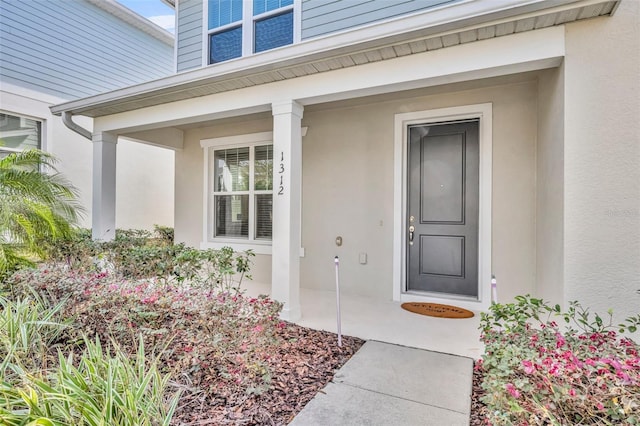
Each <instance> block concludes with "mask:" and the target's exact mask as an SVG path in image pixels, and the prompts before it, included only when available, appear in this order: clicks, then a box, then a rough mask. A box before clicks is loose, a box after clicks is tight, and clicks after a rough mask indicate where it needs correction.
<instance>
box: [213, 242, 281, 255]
mask: <svg viewBox="0 0 640 426" xmlns="http://www.w3.org/2000/svg"><path fill="white" fill-rule="evenodd" d="M222 247H231V248H232V249H233V250H234V251H245V250H252V251H253V252H254V253H255V254H271V242H269V243H265V244H260V243H253V242H252V243H248V242H247V243H244V242H238V241H229V240H223V241H205V242H202V243H200V249H202V250H208V249H214V250H219V249H221V248H222Z"/></svg>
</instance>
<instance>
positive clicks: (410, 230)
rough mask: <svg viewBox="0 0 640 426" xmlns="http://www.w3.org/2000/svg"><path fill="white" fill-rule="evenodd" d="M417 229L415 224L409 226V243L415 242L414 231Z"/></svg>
mask: <svg viewBox="0 0 640 426" xmlns="http://www.w3.org/2000/svg"><path fill="white" fill-rule="evenodd" d="M415 230H416V228H415V227H414V226H413V225H411V226H410V227H409V244H413V231H415Z"/></svg>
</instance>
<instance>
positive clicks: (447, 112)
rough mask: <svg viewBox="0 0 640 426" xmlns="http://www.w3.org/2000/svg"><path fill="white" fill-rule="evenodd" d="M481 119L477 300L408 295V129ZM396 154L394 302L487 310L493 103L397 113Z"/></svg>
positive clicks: (489, 299) (395, 130)
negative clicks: (413, 125) (449, 305)
mask: <svg viewBox="0 0 640 426" xmlns="http://www.w3.org/2000/svg"><path fill="white" fill-rule="evenodd" d="M474 118H478V119H479V120H480V129H479V138H480V140H479V145H480V158H479V161H480V164H479V166H480V168H479V174H480V176H479V182H478V187H479V192H480V193H479V206H478V211H479V220H478V287H479V288H478V298H468V297H460V296H455V295H435V294H434V295H431V294H424V295H423V294H416V293H408V292H407V291H406V288H407V278H406V255H407V253H406V232H404V230H405V229H406V209H407V126H409V125H412V124H429V123H439V122H443V121H457V120H468V119H474ZM394 121H395V123H394V127H395V128H394V152H393V157H394V158H393V163H394V164H393V169H394V170H393V206H394V214H393V300H394V301H399V302H435V303H455V305H456V306H460V307H462V308H465V309H472V310H476V311H483V310H487V309H488V308H489V305H490V301H491V225H492V224H491V189H492V184H491V177H492V152H493V151H492V141H493V128H492V123H493V104H492V103H484V104H475V105H463V106H457V107H451V108H439V109H432V110H426V111H416V112H409V113H403V114H395V120H394Z"/></svg>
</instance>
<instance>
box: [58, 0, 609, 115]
mask: <svg viewBox="0 0 640 426" xmlns="http://www.w3.org/2000/svg"><path fill="white" fill-rule="evenodd" d="M509 1H511V2H512V3H515V2H516V0H505V1H504V3H508V2H509ZM599 2H600V3H601V2H603V0H544V1H540V0H533V1H530V2H527V3H526V4H522V2H520V6H518V7H511V8H502V9H500V10H493V11H491V12H487V13H484V14H475V15H471V16H465V17H462V18H460V19H457V20H449V21H447V20H443V21H440V22H437V21H436V22H432V23H431V24H430V25H429V24H427V25H425V23H424V19H425V17H429V16H432V15H433V14H434V12H433V10H429V11H428V13H427V12H425V13H419V14H415V15H413V16H410V17H408V18H407V17H405V18H404V19H403V20H402V21H401V22H400V20H395V21H390V22H385V23H383V24H377V25H375V26H369V27H363V28H358V29H355V30H351V31H348V32H343V33H339V34H335V35H331V36H326V37H320V38H315V39H312V40H308V41H304V42H302V43H299V44H297V45H294V46H287V47H285V48H281V49H275V50H273V51H268V52H264V53H261V54H257V55H253V56H250V57H245V58H239V59H237V60H232V61H229V62H225V63H221V64H218V65H216V66H215V67H205V68H199V69H195V70H191V71H187V72H184V73H181V74H176V75H172V76H169V77H165V78H162V79H159V80H154V81H150V82H146V83H142V84H138V85H134V86H130V87H126V88H123V89H118V90H114V91H112V92H107V93H102V94H99V95H95V96H91V97H88V98H84V99H79V100H75V101H70V102H66V103H64V104H59V105H55V106H52V107H51V111H52V113H53V114H56V115H60V114H61V113H62V112H63V111H71V112H72V113H74V114H83V115H87V116H92V117H95V116H100V115H104V114H93V115H92V113H91V111H92V110H93V111H95V110H97V109H98V108H103V107H108V106H110V105H112V104H118V103H121V102H129V101H134V100H140V99H145V98H153V97H162V96H163V95H165V94H166V92H167V91H168V90H171V89H173V90H175V91H178V90H187V89H190V88H193V87H198V86H202V85H205V84H210V83H218V82H225V81H230V80H233V79H238V78H243V77H247V76H253V75H257V74H259V73H262V72H268V71H272V70H275V69H282V68H285V67H290V66H295V65H304V64H306V63H311V62H313V61H318V60H322V59H328V58H332V57H337V56H339V55H344V54H348V53H356V52H359V51H363V50H366V49H374V48H377V47H383V46H388V45H392V44H393V43H398V42H401V41H409V40H412V39H416V38H420V37H422V38H424V37H429V36H431V35H436V34H441V33H446V32H453V31H461V30H464V29H466V28H469V27H470V26H474V25H481V24H484V23H489V22H494V21H498V20H500V19H511V18H515V17H519V16H522V15H525V14H527V13H536V12H539V11H544V12H547V11H548V10H555V9H561V8H564V7H567V8H568V7H571V5H572V4H595V3H599ZM460 4H461V3H456V4H454V5H452V6H455V5H460ZM443 9H444V8H443ZM398 24H400V27H399V26H398ZM371 28H374V29H375V30H376V31H375V33H376V34H374V35H371V33H372V32H371ZM398 28H403V29H404V31H400V30H399V29H398ZM376 35H377V37H376Z"/></svg>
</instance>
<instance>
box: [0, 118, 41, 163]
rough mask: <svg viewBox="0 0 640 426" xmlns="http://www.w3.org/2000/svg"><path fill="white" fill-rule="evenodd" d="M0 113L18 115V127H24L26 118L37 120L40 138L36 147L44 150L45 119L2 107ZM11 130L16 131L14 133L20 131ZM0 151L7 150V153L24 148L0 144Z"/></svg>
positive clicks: (17, 133) (20, 150)
mask: <svg viewBox="0 0 640 426" xmlns="http://www.w3.org/2000/svg"><path fill="white" fill-rule="evenodd" d="M0 113H1V114H6V115H12V116H14V117H18V118H19V119H20V127H26V120H33V121H37V122H39V123H40V140H39V141H38V145H39V146H38V149H39V150H41V151H45V147H46V143H45V141H46V139H47V138H46V134H47V122H46V120H44V119H42V118H39V117H33V116H30V115H27V114H22V113H19V112H14V111H7V110H4V109H0ZM13 132H15V133H16V135H20V134H21V133H20V132H21V131H20V130H14V131H13ZM5 136H13V135H5ZM0 151H2V152H8V153H14V152H22V151H24V149H20V148H8V147H6V146H2V145H0Z"/></svg>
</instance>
